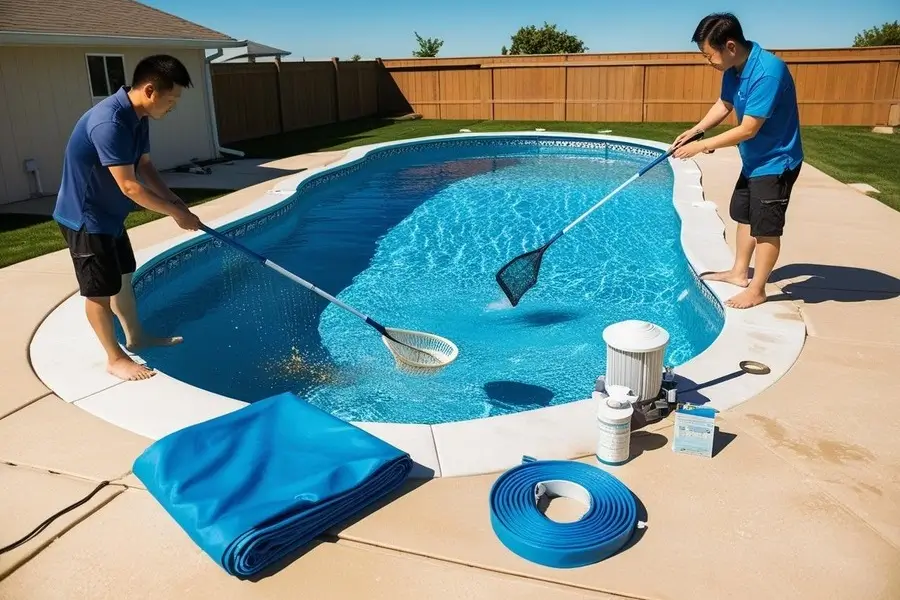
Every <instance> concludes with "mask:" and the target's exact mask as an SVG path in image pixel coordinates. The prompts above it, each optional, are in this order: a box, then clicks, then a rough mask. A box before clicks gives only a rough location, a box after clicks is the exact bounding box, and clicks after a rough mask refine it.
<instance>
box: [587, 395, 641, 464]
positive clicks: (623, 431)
mask: <svg viewBox="0 0 900 600" xmlns="http://www.w3.org/2000/svg"><path fill="white" fill-rule="evenodd" d="M606 391H607V393H609V397H608V398H606V399H601V400H600V406H599V407H598V409H597V429H598V433H599V435H598V439H597V452H596V456H597V460H599V461H600V462H602V463H604V464H607V465H620V464H622V463H624V462H626V461H627V460H628V456H629V455H630V453H631V417H632V415H633V414H634V407H633V406H632V404H631V402H632V400H633V399H636V398H637V397H636V396H633V395H631V394H630V392H631V390H629V389H628V388H626V387H625V386H619V385H611V386H609V387H608V388H607V390H606Z"/></svg>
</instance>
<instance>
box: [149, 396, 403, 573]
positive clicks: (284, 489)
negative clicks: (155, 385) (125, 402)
mask: <svg viewBox="0 0 900 600" xmlns="http://www.w3.org/2000/svg"><path fill="white" fill-rule="evenodd" d="M133 468H134V474H135V475H136V476H137V477H138V479H140V480H141V481H142V482H143V483H144V485H146V486H147V489H148V490H149V491H150V493H151V494H152V495H153V497H154V498H156V500H157V501H158V502H159V503H160V504H161V505H162V507H163V508H164V509H165V510H166V511H167V512H168V513H169V515H170V516H171V517H172V518H174V519H175V521H176V522H177V523H178V524H179V525H180V526H181V527H182V529H184V531H185V532H186V533H187V534H188V535H189V536H190V537H191V539H192V540H194V542H195V543H196V544H197V545H198V546H200V548H202V549H203V550H204V551H205V552H206V553H207V554H208V555H209V556H211V557H212V558H213V560H215V561H216V562H218V563H219V564H220V565H221V566H222V568H223V569H225V571H227V572H228V573H230V574H232V575H235V576H238V577H249V576H251V575H254V574H256V573H258V572H259V571H262V570H263V569H265V568H266V567H268V566H270V565H272V564H273V563H275V562H277V561H279V560H280V559H282V558H283V557H284V556H286V555H289V554H291V553H292V552H294V551H295V550H297V549H299V548H300V547H302V546H304V545H305V544H307V543H308V542H310V541H311V540H312V539H313V538H315V537H316V536H318V535H320V534H322V533H324V532H325V531H326V530H328V529H329V528H331V527H332V526H334V525H336V524H338V523H340V522H342V521H344V520H345V519H347V518H349V517H350V516H352V515H353V514H355V513H358V512H360V511H362V510H363V509H365V508H366V507H367V506H369V505H371V504H373V503H374V502H375V501H377V500H378V499H380V498H382V497H384V496H385V495H387V494H389V493H390V492H392V491H394V490H396V489H397V488H399V487H400V485H402V484H403V482H404V481H405V480H406V478H407V476H408V475H409V472H410V470H411V468H412V460H411V459H410V457H409V455H408V454H407V453H405V452H403V451H401V450H399V449H397V448H395V447H394V446H392V445H390V444H388V443H386V442H384V441H383V440H381V439H379V438H377V437H375V436H373V435H371V434H369V433H367V432H365V431H363V430H362V429H360V428H358V427H356V426H354V425H352V424H350V423H347V422H346V421H343V420H341V419H338V418H337V417H334V416H332V415H330V414H328V413H326V412H324V411H322V410H320V409H318V408H316V407H315V406H313V405H311V404H309V403H307V402H305V401H303V400H301V399H300V398H298V397H297V396H295V395H294V394H291V393H284V394H279V395H277V396H272V397H271V398H267V399H265V400H261V401H259V402H255V403H253V404H249V405H247V406H246V407H244V408H241V409H239V410H237V411H234V412H231V413H228V414H226V415H223V416H221V417H217V418H214V419H211V420H209V421H205V422H203V423H198V424H196V425H192V426H190V427H186V428H184V429H181V430H179V431H176V432H174V433H172V434H170V435H168V436H166V437H164V438H162V439H160V440H158V441H156V442H154V443H153V444H152V445H151V446H150V447H149V448H147V449H146V450H145V451H144V453H143V454H141V455H140V456H139V457H138V458H137V460H135V462H134V467H133Z"/></svg>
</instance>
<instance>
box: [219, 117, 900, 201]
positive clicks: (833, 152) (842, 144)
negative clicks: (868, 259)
mask: <svg viewBox="0 0 900 600" xmlns="http://www.w3.org/2000/svg"><path fill="white" fill-rule="evenodd" d="M691 125H693V123H570V122H555V121H549V122H533V121H532V122H525V121H438V120H429V119H420V120H415V121H392V120H385V119H362V120H359V121H350V122H346V123H339V124H335V125H326V126H322V127H314V128H311V129H304V130H300V131H293V132H290V133H286V134H281V135H276V136H270V137H265V138H259V139H255V140H249V141H246V142H241V143H238V144H231V145H232V146H233V147H235V148H237V149H239V150H243V151H244V152H246V153H247V155H248V156H251V157H257V158H282V157H286V156H293V155H295V154H303V153H306V152H316V151H323V150H342V149H345V148H350V147H353V146H359V145H362V144H375V143H379V142H389V141H394V140H402V139H408V138H414V137H420V136H427V135H441V134H447V133H456V132H458V131H459V130H460V129H471V130H472V131H474V132H490V131H516V130H532V129H535V128H536V127H543V128H545V129H547V130H548V131H568V132H579V133H596V132H597V131H601V130H605V129H611V130H612V134H613V135H623V136H629V137H638V138H645V139H650V140H656V141H661V142H671V141H672V140H673V139H675V136H677V135H678V134H679V133H681V132H682V131H684V130H685V129H687V128H688V127H690V126H691ZM725 129H726V127H725V126H722V127H719V128H717V129H716V130H714V131H713V132H712V133H718V132H720V131H724V130H725ZM802 137H803V147H804V153H805V155H806V162H808V163H809V164H811V165H813V166H814V167H816V168H818V169H821V170H822V171H824V172H825V173H828V174H829V175H831V176H832V177H834V178H835V179H837V180H838V181H843V182H844V183H868V184H869V185H871V186H873V187H875V188H876V189H877V190H879V191H880V193H879V194H873V197H874V198H877V199H879V200H880V201H882V202H884V203H885V204H887V205H888V206H890V207H892V208H894V209H896V210H900V135H896V134H894V135H885V134H878V133H872V132H871V130H870V128H868V127H804V128H803V130H802Z"/></svg>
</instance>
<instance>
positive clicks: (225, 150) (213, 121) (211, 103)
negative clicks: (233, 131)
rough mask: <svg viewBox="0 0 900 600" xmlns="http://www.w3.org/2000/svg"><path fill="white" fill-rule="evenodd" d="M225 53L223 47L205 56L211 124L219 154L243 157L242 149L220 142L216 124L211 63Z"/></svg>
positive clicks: (204, 66)
mask: <svg viewBox="0 0 900 600" xmlns="http://www.w3.org/2000/svg"><path fill="white" fill-rule="evenodd" d="M223 54H224V51H223V50H222V48H218V49H217V50H216V53H215V54H213V55H212V56H207V57H205V60H204V64H203V76H204V79H205V82H206V102H207V104H208V105H209V119H210V126H211V127H212V137H213V145H214V146H215V148H216V152H218V153H219V154H231V155H232V156H238V157H241V158H243V156H244V153H243V152H241V151H240V150H234V149H232V148H223V147H222V146H221V145H220V144H219V127H218V125H217V124H216V103H215V101H214V100H213V86H212V67H210V63H212V61H214V60H215V59H217V58H219V57H220V56H222V55H223Z"/></svg>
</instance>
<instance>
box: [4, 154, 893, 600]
mask: <svg viewBox="0 0 900 600" xmlns="http://www.w3.org/2000/svg"><path fill="white" fill-rule="evenodd" d="M697 163H698V165H699V166H700V168H701V170H702V172H703V188H704V192H705V195H706V198H707V199H708V200H710V201H713V202H715V203H716V205H717V207H718V210H719V215H720V216H721V217H722V218H723V220H724V221H725V223H726V232H727V236H728V241H729V243H732V235H733V224H732V223H731V221H730V220H729V218H728V211H727V202H728V198H729V197H730V193H731V188H732V186H733V182H734V179H735V177H736V174H737V170H738V168H739V162H738V159H737V154H736V153H735V152H734V151H719V152H716V154H714V155H712V156H702V157H699V158H698V159H697ZM270 186H271V182H268V183H266V184H261V185H260V186H256V189H249V190H241V191H240V192H236V193H234V194H230V195H228V196H226V197H223V198H221V199H218V200H216V201H213V202H210V203H208V204H207V205H203V206H200V207H198V208H197V209H196V212H197V213H198V214H199V215H200V216H201V218H203V219H204V220H211V219H215V218H217V217H221V216H223V215H225V214H227V213H229V212H231V211H233V210H236V209H239V208H241V207H244V206H246V204H247V203H249V202H251V201H253V200H255V199H256V198H257V197H258V196H259V194H260V193H261V192H262V191H264V190H265V189H268V187H270ZM789 215H790V216H789V223H788V227H787V234H786V235H787V237H786V240H785V248H784V251H783V255H782V259H781V260H780V262H779V264H780V265H781V267H780V268H779V269H778V270H777V271H776V273H775V276H774V277H773V283H774V284H775V285H774V286H773V290H775V292H776V293H777V294H779V297H776V298H774V299H773V300H774V301H777V302H778V303H784V304H785V305H795V306H796V307H797V308H798V309H799V311H800V314H801V315H802V318H803V320H804V322H805V324H806V329H807V334H808V337H807V339H806V342H805V345H804V347H803V350H802V352H801V354H800V357H799V359H798V360H797V362H796V363H795V364H794V365H793V366H792V368H791V369H790V370H789V371H788V372H787V374H786V375H785V376H784V377H783V378H781V379H780V380H779V381H777V382H776V383H775V384H774V385H772V386H771V387H769V388H768V389H766V390H765V391H764V392H763V393H761V394H760V395H758V396H757V397H755V398H752V399H750V400H748V401H747V402H745V403H743V404H741V405H740V406H737V407H735V408H733V409H730V410H728V411H725V412H723V413H722V414H720V415H719V417H718V419H717V424H718V426H719V428H720V435H719V444H718V445H719V448H718V449H717V453H716V456H715V457H713V458H712V459H699V458H692V457H688V456H681V455H675V454H673V453H672V452H671V450H670V449H669V446H670V443H671V430H672V429H671V428H672V426H671V421H669V420H667V421H664V422H662V423H660V424H658V425H656V426H654V427H652V428H650V429H648V430H646V431H642V432H639V433H636V434H635V435H634V437H633V442H632V443H633V447H634V452H633V459H632V460H631V461H630V462H629V463H627V464H626V465H624V466H622V467H618V468H616V469H615V470H614V472H615V474H616V475H617V476H618V477H619V478H620V479H621V480H622V481H623V482H624V483H625V484H626V485H628V486H629V487H630V488H631V489H632V490H633V491H634V492H635V494H636V495H637V497H638V498H639V499H640V501H641V503H642V504H643V506H644V507H645V510H646V515H645V516H644V517H642V518H643V520H645V521H647V523H648V527H647V528H646V529H645V530H642V531H640V532H639V533H638V537H637V538H636V541H635V542H634V543H633V544H632V545H631V547H629V548H628V549H626V550H624V551H623V552H621V553H620V554H618V555H616V556H614V557H612V558H610V559H608V560H606V561H604V562H602V563H600V564H597V565H594V566H590V567H585V568H581V569H574V570H565V571H564V570H553V569H548V568H544V567H539V566H537V565H532V564H530V563H527V562H525V561H523V560H521V559H519V558H518V557H517V556H515V555H514V554H512V553H510V552H509V551H508V550H506V548H504V547H503V546H502V545H501V544H500V543H499V542H498V541H497V540H496V538H495V537H494V535H493V533H492V531H491V528H490V523H489V515H488V510H487V493H488V490H489V488H490V485H491V483H492V482H493V480H494V479H495V478H496V474H486V475H478V476H472V477H456V478H447V479H434V480H430V481H426V482H422V481H411V482H410V484H409V485H408V486H407V488H405V489H404V490H403V491H402V493H400V494H397V495H396V497H394V498H392V499H391V501H389V502H382V503H380V505H379V507H378V508H377V509H371V510H369V511H367V513H366V514H364V515H359V516H357V517H356V518H354V519H353V520H352V521H351V522H349V523H346V524H343V525H342V526H340V527H338V528H335V530H334V531H332V532H331V533H332V535H329V536H323V538H322V539H321V540H320V541H319V542H318V543H317V544H315V545H313V547H311V548H310V549H309V550H308V551H307V552H305V553H304V554H303V555H302V556H299V557H296V558H295V559H293V560H292V562H291V563H290V564H289V565H288V566H286V567H285V568H284V569H283V570H281V571H280V572H278V573H276V574H274V575H272V576H270V577H268V578H266V579H263V580H262V581H260V582H257V583H250V582H240V581H237V580H234V579H232V578H230V577H228V576H227V575H226V574H225V573H224V572H222V571H221V569H219V568H218V567H217V566H216V565H215V564H213V563H212V562H211V561H210V560H209V559H208V557H206V555H204V554H202V552H201V551H200V550H199V549H198V548H197V547H196V546H195V545H194V544H193V543H192V542H190V540H188V539H187V537H186V536H185V535H184V533H183V532H182V531H181V530H180V528H178V526H177V525H175V523H174V522H172V521H171V519H170V518H169V517H168V515H167V514H166V513H165V512H164V511H163V510H162V509H161V507H159V505H158V504H156V502H155V501H154V500H153V499H152V498H151V497H150V496H149V494H147V492H146V491H144V490H143V489H142V488H141V485H140V482H139V481H137V480H136V479H135V478H134V477H133V476H132V475H130V473H129V470H130V467H131V463H132V462H133V460H134V459H135V457H137V455H138V454H139V453H140V452H141V451H142V450H143V449H144V448H145V447H146V446H147V445H148V444H149V443H150V440H149V439H147V438H144V437H142V436H139V435H136V434H133V433H131V432H128V431H125V430H123V429H120V428H117V427H115V426H114V425H111V424H109V423H107V422H105V421H102V420H100V419H99V418H97V417H94V416H93V415H91V414H89V413H87V412H86V411H84V410H81V409H79V408H77V407H75V406H72V405H70V404H68V403H66V402H64V401H63V400H61V399H60V398H58V397H57V396H55V395H54V394H52V393H51V392H50V390H49V389H47V388H46V387H44V386H43V384H42V383H41V382H40V380H39V379H38V378H37V377H36V376H35V375H34V373H33V371H32V370H31V368H30V364H29V361H28V346H29V343H30V340H31V337H32V335H33V332H34V331H35V330H36V328H37V327H38V325H39V323H40V322H41V321H42V319H43V318H44V317H45V316H46V315H47V314H48V313H49V312H50V311H51V310H52V309H53V308H54V307H56V306H57V305H58V304H59V303H60V302H62V301H63V300H64V299H65V298H66V297H68V296H69V295H71V293H72V292H73V291H74V290H75V289H76V285H75V281H74V277H73V276H72V274H71V269H70V266H69V263H68V257H67V256H66V255H65V254H64V253H62V252H58V253H54V254H51V255H47V256H44V257H40V258H37V259H33V260H30V261H26V262H23V263H20V264H18V265H13V266H11V267H8V268H6V269H2V270H0V308H2V312H0V320H2V321H0V322H2V330H3V331H4V336H3V337H4V344H3V345H2V346H0V381H2V382H3V385H2V393H0V417H2V418H0V463H2V464H0V489H3V490H4V492H7V490H13V492H12V493H9V492H7V493H4V494H2V495H0V532H2V538H0V545H5V544H7V543H9V542H11V541H13V540H15V539H18V538H20V537H22V536H23V535H25V534H26V533H28V532H29V531H31V530H32V529H33V528H34V527H35V526H37V525H38V524H39V523H40V522H41V521H43V520H44V519H45V518H47V517H48V516H50V515H52V514H53V513H55V512H56V511H57V510H59V509H61V508H63V507H65V506H67V505H69V504H71V503H72V502H74V501H76V500H78V499H80V498H82V497H84V496H85V495H86V494H87V493H88V492H90V490H91V489H92V488H93V487H94V486H95V485H96V483H97V482H99V481H102V480H115V483H114V485H111V486H108V487H107V488H104V490H102V491H101V492H100V493H99V494H98V495H97V496H95V497H94V498H93V499H92V500H91V501H89V502H88V503H86V504H85V505H84V506H82V507H80V508H79V509H76V510H75V511H72V512H70V513H67V514H66V515H64V516H62V517H60V518H59V519H57V520H56V521H54V522H53V524H51V525H50V526H49V527H48V529H47V530H45V531H44V532H42V533H41V534H40V535H38V536H37V537H36V538H35V539H33V540H31V541H30V542H28V543H26V544H24V545H23V546H21V547H19V548H17V549H16V550H14V551H12V552H11V553H9V554H5V555H2V556H0V578H2V579H0V598H2V599H3V600H6V599H7V598H8V599H10V600H19V599H23V600H25V599H28V600H44V599H51V598H84V597H87V598H91V599H102V598H121V597H125V598H129V599H131V598H166V599H168V598H179V599H182V598H186V599H190V598H198V599H201V598H202V599H205V598H209V597H225V598H248V599H250V598H273V597H294V596H295V595H296V593H297V590H298V589H300V590H303V593H304V596H305V597H311V598H350V597H365V598H391V599H402V598H425V597H427V598H429V599H431V598H437V599H440V598H454V599H455V598H460V597H472V598H499V597H511V598H517V599H518V598H535V599H537V598H541V599H543V598H545V597H551V598H557V597H558V598H573V599H575V598H582V599H587V598H597V599H599V598H604V599H608V598H622V597H624V598H653V599H657V598H659V599H662V598H688V597H690V598H711V599H712V598H722V597H725V596H726V595H727V596H728V597H730V598H736V599H740V598H758V597H763V596H764V595H766V594H768V595H771V596H772V597H775V598H816V599H819V598H854V599H856V598H859V599H875V598H886V599H887V598H896V597H897V596H898V595H900V572H898V570H897V568H896V566H897V565H898V564H900V509H898V508H897V507H898V506H900V446H898V444H897V443H896V441H895V439H896V435H897V434H896V432H897V431H898V430H900V429H898V426H900V416H898V414H897V413H894V412H891V408H893V404H892V400H893V399H894V398H893V396H895V395H896V390H897V389H898V385H897V383H896V380H895V378H894V369H895V368H896V367H895V365H896V364H898V361H900V342H898V340H900V300H898V296H900V279H898V278H900V261H898V260H897V248H898V243H897V241H896V232H897V231H898V230H900V213H897V212H895V211H893V210H891V209H889V208H888V207H886V206H884V205H882V204H880V203H879V202H878V201H877V200H874V199H870V198H867V197H866V196H864V195H863V194H861V193H860V192H857V191H856V190H853V189H852V188H850V187H849V186H846V185H844V184H841V183H839V182H836V181H835V180H833V179H832V178H830V177H827V176H825V175H824V174H822V173H821V172H819V171H817V170H816V169H814V168H812V167H811V166H810V165H805V166H804V169H803V171H802V173H801V176H800V179H799V181H798V183H797V186H796V188H795V195H794V200H793V201H792V206H791V210H790V213H789ZM178 234H179V230H178V228H177V227H176V226H175V225H174V223H172V222H171V220H169V219H164V220H160V221H155V222H153V223H149V224H147V225H143V226H141V227H139V228H137V229H135V230H132V239H133V241H134V244H135V246H136V248H138V249H141V248H147V247H149V246H151V245H153V244H155V243H158V242H160V241H163V240H165V239H168V238H171V237H173V236H175V235H178ZM842 246H843V247H842ZM13 284H17V285H15V286H14V285H13ZM776 287H777V288H780V291H778V290H777V289H775V288H776ZM14 288H15V290H14ZM749 314H751V313H748V315H749ZM747 377H749V376H747ZM584 460H587V461H588V462H594V461H592V460H591V459H590V458H586V459H584ZM554 508H555V507H551V509H554ZM338 565H339V566H338ZM822 589H824V590H827V591H822Z"/></svg>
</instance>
